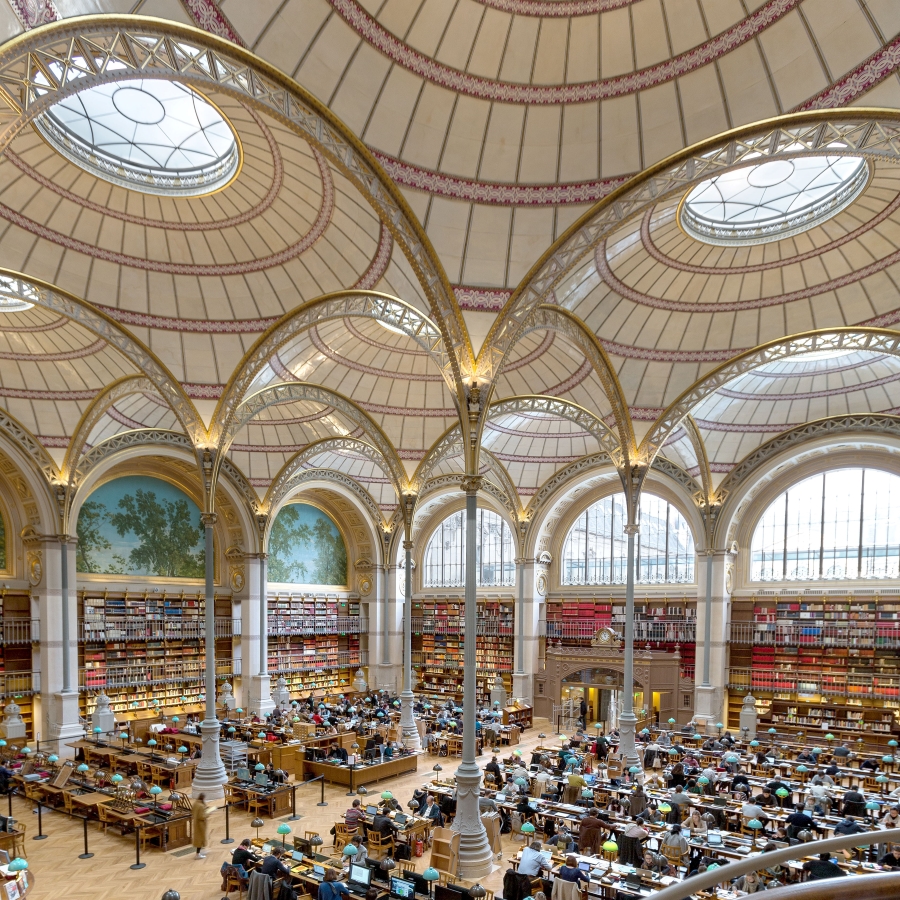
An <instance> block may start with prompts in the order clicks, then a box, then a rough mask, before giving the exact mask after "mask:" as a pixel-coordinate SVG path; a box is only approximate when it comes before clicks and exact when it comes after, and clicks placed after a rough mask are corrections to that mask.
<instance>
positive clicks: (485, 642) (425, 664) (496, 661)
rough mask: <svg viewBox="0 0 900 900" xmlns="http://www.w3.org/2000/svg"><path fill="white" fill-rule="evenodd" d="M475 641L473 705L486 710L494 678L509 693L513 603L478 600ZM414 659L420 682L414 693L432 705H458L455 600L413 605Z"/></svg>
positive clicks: (458, 607)
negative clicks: (501, 680)
mask: <svg viewBox="0 0 900 900" xmlns="http://www.w3.org/2000/svg"><path fill="white" fill-rule="evenodd" d="M477 602H478V635H477V641H476V651H475V654H476V675H475V680H476V689H477V694H476V701H477V703H478V704H479V706H484V705H489V704H490V699H491V688H492V687H493V686H494V680H495V678H496V676H497V675H498V674H499V675H500V676H501V678H502V679H503V685H504V687H505V688H506V691H507V693H508V694H509V693H512V669H513V653H514V637H513V636H514V631H515V613H514V609H513V602H512V600H492V599H479V600H478V601H477ZM412 615H413V633H412V650H413V659H414V660H416V659H418V660H420V662H419V664H418V665H417V666H416V668H417V670H418V674H419V678H420V683H419V684H418V686H416V688H415V690H416V692H417V693H419V694H423V695H425V696H426V697H428V698H429V699H431V700H435V701H437V702H439V703H443V702H444V701H446V700H447V699H453V700H455V701H458V702H461V701H462V698H463V655H464V650H465V603H464V602H463V601H460V600H458V599H456V598H432V599H417V600H413V608H412Z"/></svg>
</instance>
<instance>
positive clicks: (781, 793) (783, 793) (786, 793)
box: [775, 788, 791, 800]
mask: <svg viewBox="0 0 900 900" xmlns="http://www.w3.org/2000/svg"><path fill="white" fill-rule="evenodd" d="M790 794H791V792H790V791H789V790H788V789H787V788H778V790H777V791H775V796H776V797H781V799H782V800H784V798H785V797H789V796H790Z"/></svg>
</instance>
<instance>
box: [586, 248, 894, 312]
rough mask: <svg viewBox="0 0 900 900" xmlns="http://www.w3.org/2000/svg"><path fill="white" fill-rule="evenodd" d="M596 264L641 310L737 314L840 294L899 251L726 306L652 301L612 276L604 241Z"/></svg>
mask: <svg viewBox="0 0 900 900" xmlns="http://www.w3.org/2000/svg"><path fill="white" fill-rule="evenodd" d="M594 260H595V262H596V265H597V273H598V274H599V275H600V278H601V279H602V280H603V281H604V282H605V284H606V285H607V287H609V288H610V289H611V290H613V291H615V292H616V293H617V294H618V295H619V296H620V297H624V298H625V299H626V300H631V302H632V303H637V304H638V305H640V306H649V307H651V308H652V309H666V310H670V311H672V312H688V313H719V312H737V311H738V310H742V309H763V308H765V307H767V306H783V305H784V304H786V303H795V302H796V301H798V300H808V299H809V298H810V297H818V296H820V295H822V294H827V293H828V292H829V291H836V290H839V289H840V288H843V287H847V285H849V284H856V283H857V282H858V281H862V280H864V279H865V278H869V277H870V276H871V275H876V274H878V273H879V272H883V271H884V270H885V269H887V268H889V267H890V266H892V265H894V264H895V263H897V262H900V250H895V251H894V252H893V253H889V254H888V255H887V256H884V257H882V258H881V259H877V260H875V262H873V263H869V265H867V266H863V267H862V268H860V269H856V270H855V271H853V272H848V273H847V274H846V275H841V276H840V277H839V278H831V279H829V280H828V281H823V282H822V283H821V284H816V285H811V286H810V287H806V288H801V289H800V290H797V291H788V293H786V294H778V295H776V296H774V297H760V298H759V299H757V300H734V301H731V302H727V303H689V302H686V301H684V300H664V299H662V298H661V297H651V296H650V295H649V294H645V293H643V292H642V291H638V290H636V289H635V288H633V287H630V286H629V285H627V284H625V283H624V282H623V281H620V280H619V279H618V278H617V277H616V276H615V275H614V274H613V271H612V269H611V268H610V266H609V262H608V260H607V257H606V241H605V240H603V241H602V242H601V243H600V245H599V246H598V247H597V250H596V252H595V253H594Z"/></svg>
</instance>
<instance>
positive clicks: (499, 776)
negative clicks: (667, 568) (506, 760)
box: [484, 756, 503, 784]
mask: <svg viewBox="0 0 900 900" xmlns="http://www.w3.org/2000/svg"><path fill="white" fill-rule="evenodd" d="M484 771H485V772H490V773H491V774H492V775H493V776H494V780H495V781H496V782H497V783H498V784H499V783H500V782H502V781H503V773H502V772H501V771H500V763H498V762H497V757H496V756H492V757H491V761H490V762H489V763H488V764H487V765H486V766H485V767H484Z"/></svg>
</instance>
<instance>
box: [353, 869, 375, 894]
mask: <svg viewBox="0 0 900 900" xmlns="http://www.w3.org/2000/svg"><path fill="white" fill-rule="evenodd" d="M371 885H372V870H371V869H370V868H369V867H368V866H365V865H359V864H358V863H350V877H349V878H348V879H347V887H348V888H350V890H351V891H353V893H354V894H365V892H366V891H367V890H368V889H369V888H370V887H371Z"/></svg>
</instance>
